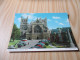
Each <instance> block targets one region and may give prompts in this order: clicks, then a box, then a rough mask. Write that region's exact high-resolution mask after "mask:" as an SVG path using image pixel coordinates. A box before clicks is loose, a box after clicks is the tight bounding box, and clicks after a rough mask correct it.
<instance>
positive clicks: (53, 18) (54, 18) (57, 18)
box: [52, 16, 61, 19]
mask: <svg viewBox="0 0 80 60" xmlns="http://www.w3.org/2000/svg"><path fill="white" fill-rule="evenodd" d="M52 18H53V19H60V18H61V17H55V16H53V17H52Z"/></svg>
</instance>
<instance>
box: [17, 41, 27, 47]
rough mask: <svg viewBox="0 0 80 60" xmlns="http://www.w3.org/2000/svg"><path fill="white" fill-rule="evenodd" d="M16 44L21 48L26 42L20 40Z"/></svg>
mask: <svg viewBox="0 0 80 60" xmlns="http://www.w3.org/2000/svg"><path fill="white" fill-rule="evenodd" d="M17 45H18V48H21V47H22V46H26V42H23V41H20V42H19V43H18V44H17Z"/></svg>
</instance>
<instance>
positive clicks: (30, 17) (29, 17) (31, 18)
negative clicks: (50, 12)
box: [22, 13, 37, 20]
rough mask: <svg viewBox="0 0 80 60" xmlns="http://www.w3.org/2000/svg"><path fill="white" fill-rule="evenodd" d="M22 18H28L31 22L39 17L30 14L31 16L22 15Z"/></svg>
mask: <svg viewBox="0 0 80 60" xmlns="http://www.w3.org/2000/svg"><path fill="white" fill-rule="evenodd" d="M22 16H23V17H24V18H27V17H28V19H30V20H33V19H34V20H35V19H36V18H37V17H36V16H34V13H30V14H22Z"/></svg>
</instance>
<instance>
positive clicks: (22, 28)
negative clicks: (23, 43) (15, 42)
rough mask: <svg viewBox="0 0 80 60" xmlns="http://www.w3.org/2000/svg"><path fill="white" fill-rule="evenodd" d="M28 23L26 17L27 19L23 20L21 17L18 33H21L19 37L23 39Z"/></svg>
mask: <svg viewBox="0 0 80 60" xmlns="http://www.w3.org/2000/svg"><path fill="white" fill-rule="evenodd" d="M27 21H28V17H27V18H23V17H22V16H21V23H20V32H21V36H23V37H24V38H25V37H26V30H27V27H28V26H27V25H28V23H27Z"/></svg>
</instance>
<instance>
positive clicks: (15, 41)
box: [8, 40, 20, 47]
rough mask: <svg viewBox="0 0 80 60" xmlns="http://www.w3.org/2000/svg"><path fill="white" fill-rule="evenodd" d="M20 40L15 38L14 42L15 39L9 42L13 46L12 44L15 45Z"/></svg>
mask: <svg viewBox="0 0 80 60" xmlns="http://www.w3.org/2000/svg"><path fill="white" fill-rule="evenodd" d="M19 41H20V40H14V42H13V40H11V42H9V45H8V47H9V46H11V45H15V44H16V43H18V42H19Z"/></svg>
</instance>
